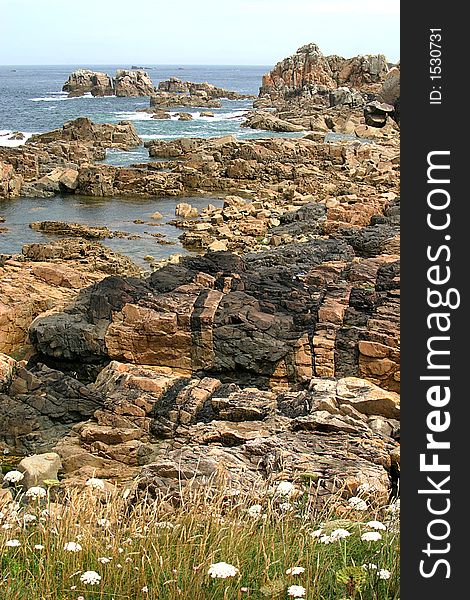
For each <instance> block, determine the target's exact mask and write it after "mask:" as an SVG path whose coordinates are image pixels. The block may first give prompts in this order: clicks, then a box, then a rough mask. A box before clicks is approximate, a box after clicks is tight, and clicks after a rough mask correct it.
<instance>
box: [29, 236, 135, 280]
mask: <svg viewBox="0 0 470 600" xmlns="http://www.w3.org/2000/svg"><path fill="white" fill-rule="evenodd" d="M23 255H24V257H25V258H26V259H28V260H31V261H35V262H45V261H47V262H48V263H51V262H52V263H61V262H65V263H67V262H69V263H71V264H72V265H75V263H79V264H80V265H81V266H82V267H83V268H84V269H85V270H86V271H87V272H93V271H95V272H99V273H106V274H108V275H117V274H121V275H122V274H124V273H126V274H127V275H138V274H139V273H140V269H139V267H138V266H137V265H135V264H134V263H133V262H132V261H131V259H130V258H128V257H127V256H124V255H122V254H120V253H119V252H115V251H114V250H111V249H110V248H107V247H106V246H103V245H102V244H100V243H99V242H96V241H88V240H85V239H83V238H65V239H61V240H56V241H54V242H51V243H50V244H26V245H25V246H23ZM33 270H34V267H33ZM43 273H44V271H43Z"/></svg>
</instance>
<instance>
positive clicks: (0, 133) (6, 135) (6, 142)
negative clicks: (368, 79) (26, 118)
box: [0, 129, 33, 148]
mask: <svg viewBox="0 0 470 600" xmlns="http://www.w3.org/2000/svg"><path fill="white" fill-rule="evenodd" d="M13 133H22V134H23V135H24V138H23V139H21V140H11V139H10V138H11V136H12V134H13ZM32 135H33V134H32V133H30V132H29V131H20V132H16V131H15V132H13V131H10V130H8V129H1V130H0V146H8V147H9V148H16V147H17V146H22V145H23V144H24V143H25V142H26V140H29V138H30V137H31V136H32Z"/></svg>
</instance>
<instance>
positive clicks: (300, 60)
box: [260, 44, 336, 98]
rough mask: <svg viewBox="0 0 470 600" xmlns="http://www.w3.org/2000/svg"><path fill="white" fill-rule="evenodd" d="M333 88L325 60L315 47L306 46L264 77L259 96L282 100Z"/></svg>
mask: <svg viewBox="0 0 470 600" xmlns="http://www.w3.org/2000/svg"><path fill="white" fill-rule="evenodd" d="M335 87H336V82H335V80H334V79H333V72H332V70H331V67H330V65H329V63H328V60H327V58H326V57H325V56H323V54H322V53H321V51H320V48H319V47H318V46H317V45H316V44H307V45H306V46H302V47H301V48H299V49H298V50H297V52H296V53H295V54H294V55H292V56H289V57H288V58H285V59H284V60H282V61H280V62H278V63H277V64H276V66H275V67H274V69H273V70H272V71H270V72H269V73H267V74H266V75H264V76H263V81H262V84H261V88H260V96H263V95H269V96H271V97H272V98H285V97H288V96H291V95H295V94H299V93H307V92H308V93H309V95H313V94H316V93H317V92H322V91H327V90H330V89H333V88H335Z"/></svg>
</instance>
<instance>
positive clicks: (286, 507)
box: [279, 502, 294, 512]
mask: <svg viewBox="0 0 470 600" xmlns="http://www.w3.org/2000/svg"><path fill="white" fill-rule="evenodd" d="M279 508H280V510H281V511H282V512H289V511H290V510H294V507H293V506H292V504H290V502H282V503H281V504H279Z"/></svg>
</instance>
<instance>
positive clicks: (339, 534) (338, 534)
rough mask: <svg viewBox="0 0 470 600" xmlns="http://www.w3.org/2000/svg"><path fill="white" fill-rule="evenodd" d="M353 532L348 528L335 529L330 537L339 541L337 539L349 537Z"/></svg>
mask: <svg viewBox="0 0 470 600" xmlns="http://www.w3.org/2000/svg"><path fill="white" fill-rule="evenodd" d="M350 535H351V534H350V533H349V531H347V530H346V529H341V528H340V529H335V530H334V531H332V532H331V534H330V537H331V539H332V540H334V541H337V540H342V539H344V538H347V537H349V536H350Z"/></svg>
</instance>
